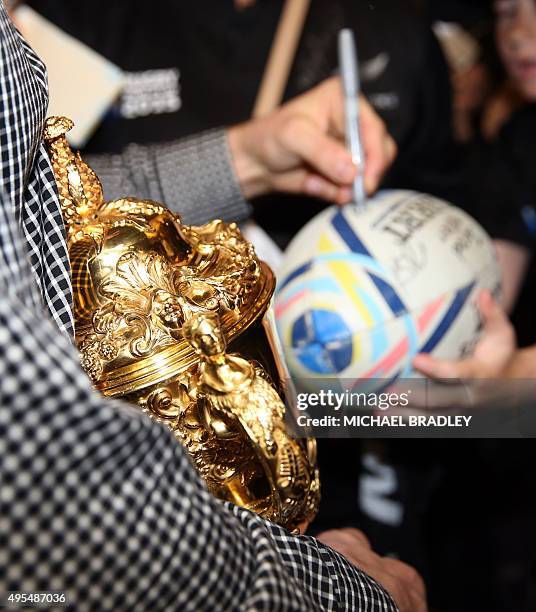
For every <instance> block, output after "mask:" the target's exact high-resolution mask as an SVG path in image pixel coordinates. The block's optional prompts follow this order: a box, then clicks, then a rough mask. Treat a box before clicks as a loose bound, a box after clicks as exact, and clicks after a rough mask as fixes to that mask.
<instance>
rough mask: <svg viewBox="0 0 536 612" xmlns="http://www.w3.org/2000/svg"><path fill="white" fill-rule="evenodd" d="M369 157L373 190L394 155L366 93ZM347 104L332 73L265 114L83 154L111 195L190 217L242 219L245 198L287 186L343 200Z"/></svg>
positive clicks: (347, 180) (348, 172) (350, 172)
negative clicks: (163, 140)
mask: <svg viewBox="0 0 536 612" xmlns="http://www.w3.org/2000/svg"><path fill="white" fill-rule="evenodd" d="M361 128H362V133H363V143H364V148H365V155H366V158H367V165H366V173H365V185H366V187H367V190H368V191H369V192H370V191H373V190H374V189H376V187H377V186H378V183H379V180H380V178H381V176H382V174H383V172H384V171H385V170H386V168H387V166H388V165H389V164H390V163H391V162H392V160H393V158H394V156H395V150H396V147H395V144H394V142H393V140H392V139H391V137H390V136H389V135H388V134H387V131H386V129H385V126H384V124H383V122H382V121H381V119H380V118H379V117H378V116H377V115H376V113H375V112H374V111H373V110H372V108H371V107H370V105H369V104H368V103H367V102H366V100H363V101H362V108H361ZM343 140H344V111H343V99H342V92H341V86H340V82H339V80H338V79H336V78H333V79H328V80H327V81H324V82H323V83H321V84H320V85H318V86H317V87H315V88H314V89H312V90H311V91H309V92H307V93H306V94H303V95H301V96H299V97H298V98H296V99H294V100H292V101H291V102H289V103H287V104H285V105H284V106H282V107H281V108H280V109H278V110H276V111H275V112H273V113H272V114H270V115H269V116H267V117H264V118H262V119H256V120H253V121H248V122H246V123H243V124H241V125H238V126H235V127H232V128H229V129H227V130H226V131H225V130H211V131H208V132H204V133H202V134H200V135H196V136H191V137H188V138H184V139H180V140H178V141H173V142H170V143H159V144H153V145H137V144H132V145H129V146H128V147H127V148H126V149H125V151H124V152H123V153H121V154H115V155H98V156H92V155H88V156H86V159H87V161H88V163H89V164H90V166H91V167H92V168H93V169H94V170H95V172H96V173H97V176H99V178H100V179H101V181H102V184H103V187H104V194H105V197H106V198H107V199H113V198H117V197H124V196H127V195H132V194H135V195H136V196H137V197H145V198H149V199H154V200H157V201H162V202H164V203H165V204H166V205H167V206H169V207H170V208H171V209H172V210H174V211H177V212H180V213H181V214H182V217H183V220H184V221H185V222H186V223H204V222H207V221H209V220H211V219H213V218H214V217H219V218H222V219H223V220H233V221H241V220H244V219H245V218H247V217H248V216H249V207H248V204H247V203H246V201H245V200H247V199H250V198H253V197H256V196H260V195H264V194H266V193H270V192H272V191H285V192H291V193H304V194H308V195H312V196H315V197H321V198H324V199H326V200H330V201H333V202H336V203H338V204H343V203H346V202H348V201H349V200H350V197H351V184H352V181H353V179H354V177H355V174H356V168H355V166H354V164H353V162H352V158H351V155H350V153H349V152H348V151H347V149H346V147H345V146H344V145H343Z"/></svg>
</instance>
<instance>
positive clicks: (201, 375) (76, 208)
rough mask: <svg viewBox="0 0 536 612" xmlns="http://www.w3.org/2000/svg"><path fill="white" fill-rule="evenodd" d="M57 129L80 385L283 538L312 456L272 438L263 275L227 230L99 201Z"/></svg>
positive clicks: (51, 141) (294, 443) (313, 496)
mask: <svg viewBox="0 0 536 612" xmlns="http://www.w3.org/2000/svg"><path fill="white" fill-rule="evenodd" d="M71 127H72V122H71V121H70V120H69V119H66V118H58V117H52V118H49V119H48V120H47V124H46V129H45V140H46V141H47V144H48V148H49V152H50V157H51V161H52V165H53V168H54V172H55V175H56V181H57V184H58V190H59V194H60V201H61V205H62V212H63V215H64V221H65V225H66V231H67V238H68V248H69V257H70V260H71V268H72V280H73V291H74V313H75V332H76V342H77V345H78V348H79V350H80V353H81V362H82V366H83V367H84V369H85V370H86V372H87V373H88V375H89V376H90V378H91V379H92V381H93V384H94V385H95V387H96V388H97V389H98V390H99V391H100V392H101V393H103V394H104V395H107V396H111V397H121V398H123V399H126V400H127V401H130V402H133V403H135V404H137V405H138V406H139V407H140V408H141V409H142V410H144V411H145V412H146V413H147V414H148V415H149V416H151V418H153V419H155V420H157V421H160V422H163V423H165V424H167V426H169V427H170V429H171V430H172V431H173V432H174V434H175V436H176V437H177V439H178V440H180V441H181V443H182V444H183V445H184V446H185V448H186V449H187V450H188V452H189V453H190V455H191V457H192V459H193V461H194V463H195V465H196V466H197V468H198V469H199V471H200V473H201V474H202V476H203V478H204V479H205V481H206V482H207V486H208V487H209V489H210V490H211V491H212V492H213V493H214V494H215V495H216V496H218V497H219V498H221V499H224V500H228V501H233V502H234V503H237V504H239V505H242V506H244V507H246V508H249V509H251V510H253V511H255V512H257V513H259V514H261V515H262V516H264V517H265V518H268V519H270V520H273V521H276V522H279V523H280V524H282V525H284V526H286V527H288V528H291V529H295V528H298V527H299V526H300V525H303V524H305V523H307V522H308V521H310V520H312V518H313V517H314V515H315V513H316V510H317V506H318V501H319V480H318V470H317V468H316V445H315V442H314V440H298V439H294V438H292V437H291V436H290V435H289V433H288V431H287V429H286V427H285V421H284V419H285V405H284V403H283V402H282V400H281V395H283V394H284V392H285V386H286V382H287V380H286V376H285V373H284V367H283V366H282V363H281V360H280V358H279V355H278V354H277V351H275V350H274V346H275V343H274V341H273V335H272V334H273V331H272V328H271V326H270V325H269V321H268V320H267V317H266V316H265V314H266V312H267V310H268V308H269V305H270V300H271V297H272V294H273V291H274V287H275V279H274V276H273V273H272V271H271V270H270V268H269V267H268V266H267V265H266V264H265V263H264V262H261V261H259V260H258V259H257V256H256V254H255V250H254V248H253V246H252V245H251V244H250V243H249V242H247V241H246V240H245V239H244V238H243V237H242V235H241V233H240V230H239V229H238V227H237V226H236V224H226V223H223V222H222V221H212V222H211V223H207V224H205V225H203V226H199V227H193V226H185V225H183V224H182V223H181V221H180V217H179V216H178V215H176V214H173V213H172V212H171V211H169V210H168V209H167V208H166V207H165V206H163V205H162V204H159V203H158V202H153V201H149V200H137V199H135V198H121V199H118V200H113V201H109V202H106V201H104V198H103V193H102V187H101V185H100V182H99V180H98V178H97V176H96V175H95V173H94V172H93V170H91V168H90V167H89V166H88V165H87V164H86V163H85V162H84V161H83V160H82V158H81V157H80V154H77V155H75V154H74V153H73V152H72V151H71V149H70V147H69V145H68V143H67V140H66V138H65V133H66V132H67V131H68V130H69V129H70V128H71ZM227 343H228V344H229V345H230V347H231V348H232V349H233V354H227V353H226V352H225V351H226V344H227ZM261 364H262V365H261ZM271 381H274V383H273V384H272V382H271Z"/></svg>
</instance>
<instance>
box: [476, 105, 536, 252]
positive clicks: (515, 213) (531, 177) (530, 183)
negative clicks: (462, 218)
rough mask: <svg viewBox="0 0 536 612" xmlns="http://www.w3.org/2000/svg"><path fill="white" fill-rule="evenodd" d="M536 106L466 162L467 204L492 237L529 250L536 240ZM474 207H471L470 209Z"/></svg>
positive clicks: (523, 111) (526, 109) (516, 117)
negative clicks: (467, 179)
mask: <svg viewBox="0 0 536 612" xmlns="http://www.w3.org/2000/svg"><path fill="white" fill-rule="evenodd" d="M535 168H536V104H531V105H528V106H526V107H524V108H523V109H521V110H520V111H518V112H517V113H515V115H514V116H513V117H512V119H510V121H508V123H507V124H506V125H505V126H504V127H503V128H502V129H501V131H500V132H499V134H498V136H497V138H496V140H495V141H494V142H492V143H491V144H479V145H476V146H475V150H474V151H473V152H472V159H471V161H470V163H469V164H468V171H469V173H470V174H471V176H470V177H469V181H470V191H469V193H470V197H471V199H472V202H467V206H468V208H469V210H471V211H473V210H474V214H475V216H476V217H477V218H478V219H479V220H480V222H481V223H482V225H483V226H484V228H485V229H486V230H487V231H488V232H489V234H490V235H491V236H492V237H493V238H501V239H503V240H509V241H511V242H514V243H516V244H519V245H521V246H524V247H527V248H528V249H531V250H532V249H533V248H534V246H535V241H536V172H535ZM473 207H474V208H473Z"/></svg>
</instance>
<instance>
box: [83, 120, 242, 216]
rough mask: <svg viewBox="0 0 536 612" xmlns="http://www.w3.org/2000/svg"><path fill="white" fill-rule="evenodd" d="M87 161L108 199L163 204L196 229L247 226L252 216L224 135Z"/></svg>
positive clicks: (129, 150)
mask: <svg viewBox="0 0 536 612" xmlns="http://www.w3.org/2000/svg"><path fill="white" fill-rule="evenodd" d="M84 158H85V159H86V160H87V162H88V163H89V165H90V166H91V167H92V168H93V169H94V170H95V172H96V173H97V175H98V176H99V178H100V180H101V181H102V184H103V188H104V195H105V197H106V199H115V198H119V197H125V196H135V197H138V198H147V199H151V200H156V201H159V202H163V203H164V204H166V206H168V207H169V208H170V209H171V210H173V211H174V212H178V213H180V214H181V217H182V220H183V221H184V222H185V223H188V224H194V225H198V224H202V223H206V222H207V221H210V220H212V219H216V218H218V219H223V220H224V221H244V220H245V219H247V218H248V217H249V215H250V206H249V204H248V203H247V202H246V201H245V200H244V197H243V196H242V193H241V190H240V186H239V184H238V182H237V179H236V176H235V173H234V170H233V166H232V162H231V155H230V151H229V147H228V144H227V136H226V132H225V130H224V129H213V130H207V131H205V132H202V133H200V134H196V135H195V136H189V137H186V138H181V139H180V140H175V141H172V142H167V143H156V144H149V145H139V144H131V145H129V146H128V147H126V148H125V150H124V151H123V152H122V153H120V154H103V155H85V156H84Z"/></svg>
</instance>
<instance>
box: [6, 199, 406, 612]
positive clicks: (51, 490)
mask: <svg viewBox="0 0 536 612" xmlns="http://www.w3.org/2000/svg"><path fill="white" fill-rule="evenodd" d="M18 232H19V228H18V225H17V223H16V220H15V217H14V216H13V215H10V211H9V208H8V207H6V206H5V205H2V206H1V207H0V244H1V245H2V249H0V290H1V291H2V296H3V298H2V300H0V480H1V482H2V487H1V488H0V591H1V590H3V591H36V590H37V591H42V590H59V591H65V592H66V593H67V596H68V600H69V602H70V604H71V607H72V609H76V610H94V609H99V610H165V609H175V610H179V609H180V610H186V611H187V610H192V611H196V612H199V611H201V610H304V611H310V610H339V609H352V610H361V611H370V612H379V611H380V610H381V611H383V612H386V611H388V612H390V611H392V610H395V609H396V607H395V606H394V604H393V602H392V600H391V599H390V598H389V596H388V595H387V593H386V592H385V591H384V590H383V589H382V588H381V587H379V586H378V585H377V584H376V583H375V582H374V581H373V580H372V579H370V578H369V577H368V576H366V575H365V574H363V573H362V572H360V571H358V570H357V569H355V568H353V567H352V566H351V565H349V564H348V563H347V562H346V561H345V560H344V559H343V558H342V557H340V556H339V555H337V554H336V553H334V552H333V551H331V550H330V549H328V548H326V547H324V546H322V545H321V544H320V543H318V542H317V541H316V540H314V539H313V538H306V537H294V536H292V535H290V534H288V533H287V532H285V531H284V530H283V529H281V528H279V527H277V526H275V525H272V524H270V523H267V522H266V521H264V520H262V519H261V518H259V517H258V516H256V515H254V514H252V513H250V512H248V511H246V510H243V509H240V508H237V507H236V506H233V505H231V504H222V503H220V502H219V501H217V500H216V499H215V498H214V497H213V496H212V495H210V494H209V492H208V491H207V489H206V488H205V486H204V484H203V483H202V481H201V479H200V477H199V476H198V474H197V472H196V471H195V470H194V468H193V466H192V465H191V463H190V461H189V460H188V458H187V456H186V455H185V452H184V450H183V449H182V447H181V446H180V445H179V444H178V443H177V441H176V440H175V439H174V438H173V436H172V435H171V433H170V432H169V431H168V430H167V429H166V428H164V427H163V426H160V425H158V424H156V423H154V422H152V421H150V420H149V419H148V418H147V417H146V416H145V415H143V414H142V413H141V412H139V411H138V410H136V409H134V408H133V407H131V406H128V405H123V404H121V403H118V402H113V401H111V400H106V399H104V398H102V397H100V396H98V395H97V394H95V393H94V391H93V390H92V388H91V385H90V383H89V380H88V378H87V376H86V375H85V374H84V373H83V372H82V370H81V369H80V367H79V365H78V356H77V353H76V350H75V348H74V347H73V346H72V344H71V343H70V342H69V340H68V338H67V336H65V335H64V334H61V333H60V332H59V330H58V328H57V327H56V326H55V325H54V323H53V322H52V320H51V319H49V318H48V317H47V316H46V315H45V311H44V310H43V309H42V307H41V310H39V309H38V307H37V305H36V303H37V301H36V300H35V299H29V298H28V297H27V296H28V295H29V292H31V291H34V292H37V293H38V289H37V287H36V286H35V283H34V281H33V278H32V274H31V271H30V267H29V265H28V262H27V260H26V259H25V254H24V253H23V249H22V244H21V243H20V234H18ZM9 244H10V245H11V246H10V247H9V248H8V247H7V245H9ZM19 253H20V255H19ZM32 286H33V289H32Z"/></svg>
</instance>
